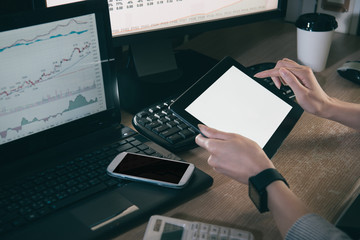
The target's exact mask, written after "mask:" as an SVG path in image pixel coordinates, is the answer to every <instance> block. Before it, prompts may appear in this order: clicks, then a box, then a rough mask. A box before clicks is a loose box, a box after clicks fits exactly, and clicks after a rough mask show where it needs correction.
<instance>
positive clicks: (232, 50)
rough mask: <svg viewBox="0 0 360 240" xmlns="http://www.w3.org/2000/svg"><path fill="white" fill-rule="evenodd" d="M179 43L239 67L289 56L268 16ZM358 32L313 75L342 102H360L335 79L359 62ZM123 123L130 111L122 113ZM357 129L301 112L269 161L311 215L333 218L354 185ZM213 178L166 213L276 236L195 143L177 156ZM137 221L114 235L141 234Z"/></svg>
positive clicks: (281, 31)
mask: <svg viewBox="0 0 360 240" xmlns="http://www.w3.org/2000/svg"><path fill="white" fill-rule="evenodd" d="M184 47H185V48H191V49H193V50H196V51H198V52H201V53H203V54H205V55H208V56H210V57H213V58H215V59H219V60H220V59H222V58H223V57H225V56H227V55H229V56H232V57H233V58H235V59H236V60H238V61H239V62H240V63H242V64H243V65H245V66H250V65H252V64H256V63H261V62H268V61H270V62H276V61H277V60H279V59H282V58H284V57H287V58H290V59H294V60H296V28H295V27H294V26H293V24H289V23H283V22H278V21H268V22H261V23H256V24H250V25H244V26H239V27H234V28H229V29H225V30H219V31H213V32H209V33H205V34H202V35H200V36H198V37H196V38H194V39H193V40H191V41H190V42H189V43H187V44H185V46H184ZM359 56H360V37H357V36H349V35H344V34H340V33H335V35H334V41H333V44H332V47H331V50H330V54H329V59H328V63H327V68H326V69H325V70H324V71H323V72H321V73H317V74H316V77H317V78H318V80H319V82H320V84H321V86H322V87H323V89H324V90H325V91H326V92H327V93H328V94H329V95H330V96H334V97H336V98H339V99H342V100H344V101H351V102H356V103H360V86H359V85H356V84H354V83H352V82H349V81H347V80H345V79H342V78H341V77H340V76H339V75H338V74H337V73H336V69H337V68H338V67H339V66H341V65H342V64H343V63H345V62H346V61H348V60H359ZM123 118H124V122H125V124H127V125H128V126H131V118H132V115H130V114H128V113H126V112H124V113H123ZM359 146H360V132H357V131H355V130H352V129H350V128H347V127H345V126H342V125H340V124H338V123H335V122H332V121H329V120H325V119H321V118H317V117H315V116H312V115H310V114H307V113H304V114H303V116H302V117H301V118H300V120H299V122H298V123H297V125H296V126H295V128H294V129H293V130H292V132H291V133H290V135H289V136H288V137H287V139H286V140H285V141H284V143H283V145H282V146H281V147H280V149H279V150H278V152H277V154H276V155H275V156H274V157H273V158H272V161H273V162H274V164H275V166H276V167H277V168H278V170H279V171H280V172H281V173H282V174H283V175H284V176H285V178H286V179H287V181H288V182H289V184H290V186H291V188H292V190H293V191H294V192H295V194H297V195H298V196H299V197H300V198H301V199H302V200H303V201H304V202H305V203H306V204H307V205H308V206H309V208H310V209H312V210H313V211H314V212H316V213H318V214H320V215H321V216H323V217H324V218H326V219H327V220H329V221H330V222H332V223H334V222H335V220H336V219H337V217H338V216H339V214H340V212H341V211H342V210H343V209H344V207H345V205H346V203H347V202H348V200H349V196H351V194H352V193H353V192H354V191H355V189H358V187H357V186H358V185H359V177H360V164H359V160H360V159H359V156H360V147H359ZM178 155H179V156H180V157H182V158H183V159H185V160H187V161H189V162H192V163H194V164H195V165H196V166H197V167H198V168H200V169H201V170H203V171H205V172H206V173H208V174H209V175H211V176H212V177H213V178H214V184H213V186H212V187H211V188H210V189H209V190H208V191H206V192H205V193H203V194H202V195H200V196H198V197H196V198H194V199H192V200H190V201H189V202H186V203H184V204H182V205H180V206H178V207H176V208H174V209H172V210H171V211H168V212H166V213H164V215H166V216H171V217H178V218H183V219H186V220H191V221H203V222H208V223H213V224H218V225H224V226H228V227H234V228H240V229H245V230H248V231H251V232H252V233H253V234H254V235H255V238H256V239H281V235H280V233H279V231H278V230H277V228H276V225H275V222H274V221H273V219H272V216H271V214H270V213H266V214H259V213H258V211H257V210H256V209H255V207H254V206H253V204H252V202H251V200H250V199H249V197H248V188H247V186H245V185H242V184H239V183H238V182H236V181H234V180H232V179H230V178H227V177H225V176H223V175H221V174H218V173H216V172H215V171H214V170H213V169H212V168H211V167H209V166H208V164H207V158H208V153H207V152H205V151H204V150H202V149H200V148H196V149H193V150H191V151H188V152H184V153H181V154H178ZM145 227H146V224H142V225H140V226H138V227H136V228H134V229H132V230H130V231H128V232H126V233H124V234H122V235H120V236H118V237H117V238H116V239H142V237H143V234H144V232H145Z"/></svg>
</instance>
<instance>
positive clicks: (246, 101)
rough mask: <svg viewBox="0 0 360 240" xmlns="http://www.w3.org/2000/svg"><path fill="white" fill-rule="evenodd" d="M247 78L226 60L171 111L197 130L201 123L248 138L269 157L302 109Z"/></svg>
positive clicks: (194, 86) (234, 63) (183, 96)
mask: <svg viewBox="0 0 360 240" xmlns="http://www.w3.org/2000/svg"><path fill="white" fill-rule="evenodd" d="M249 75H250V74H249V73H248V71H247V69H246V68H245V67H244V66H242V65H241V64H239V63H238V62H236V61H235V60H234V59H232V58H230V57H227V58H225V59H223V60H222V61H220V62H219V63H218V64H217V65H216V66H215V67H214V68H213V69H211V70H210V71H209V72H208V73H207V74H206V75H204V76H203V77H202V78H201V79H200V80H199V81H197V82H196V83H195V84H194V85H193V86H192V87H190V88H189V89H188V90H187V91H186V92H184V93H183V94H182V95H181V96H180V97H179V98H178V99H177V100H176V101H175V102H174V103H173V104H172V105H170V109H171V110H172V111H173V112H174V113H175V114H176V115H177V116H178V117H179V118H181V119H182V120H184V121H185V122H187V123H188V124H190V125H192V126H193V127H194V128H195V129H197V130H198V128H197V125H198V124H200V123H201V124H205V125H207V126H209V127H212V128H215V129H218V130H221V131H225V132H232V133H237V134H240V135H243V136H245V137H247V138H250V139H252V140H253V141H255V142H256V143H257V144H258V145H259V146H260V147H262V148H263V150H264V151H265V153H266V154H267V155H268V157H272V156H273V155H274V154H275V152H276V150H277V149H278V148H279V147H280V145H281V143H282V142H283V140H284V139H285V138H286V136H287V135H288V134H289V133H290V131H291V129H292V128H293V127H294V125H295V124H296V122H297V120H298V119H299V118H300V116H301V114H302V113H303V109H302V108H301V107H300V106H299V105H298V104H297V103H295V102H293V101H292V100H290V99H288V98H287V97H285V96H282V95H281V94H279V93H277V92H272V91H271V90H269V89H267V88H266V86H265V85H262V83H261V82H258V81H256V79H253V78H251V77H250V76H249ZM198 131H199V130H198Z"/></svg>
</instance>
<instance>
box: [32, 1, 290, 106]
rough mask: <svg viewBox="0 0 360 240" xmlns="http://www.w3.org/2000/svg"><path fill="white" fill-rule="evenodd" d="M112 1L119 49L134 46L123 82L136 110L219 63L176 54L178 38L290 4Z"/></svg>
mask: <svg viewBox="0 0 360 240" xmlns="http://www.w3.org/2000/svg"><path fill="white" fill-rule="evenodd" d="M33 1H34V5H35V6H42V7H53V6H57V5H61V4H67V3H73V2H78V1H84V0H33ZM88 1H89V0H88ZM99 1H106V0H99ZM107 2H108V5H109V14H110V21H111V29H112V36H113V43H114V46H115V47H119V46H124V45H126V46H130V48H129V49H130V51H129V52H130V54H128V56H130V57H129V58H128V59H126V61H124V62H126V64H124V65H126V67H124V68H123V69H122V70H121V71H120V72H119V74H120V75H119V78H120V80H121V81H120V87H122V84H123V85H124V86H123V88H125V89H126V91H124V92H123V94H121V97H122V98H124V101H122V102H123V104H124V102H125V103H129V104H132V105H136V106H135V107H128V108H132V109H130V111H133V112H134V111H136V110H138V109H140V108H141V107H144V106H145V105H146V104H150V103H152V102H154V101H156V100H158V99H161V98H165V97H168V96H170V95H172V94H175V92H179V91H182V90H184V89H185V88H187V87H188V86H190V85H191V84H192V83H193V82H194V81H196V80H197V79H198V78H200V77H201V76H202V75H203V74H205V73H206V72H207V71H208V70H209V69H210V68H211V67H212V66H213V65H214V64H215V63H216V62H217V61H216V60H214V59H211V58H208V57H206V56H203V55H201V54H197V53H195V52H193V51H174V45H173V42H172V40H173V39H174V38H176V37H181V36H186V35H188V34H190V35H192V34H197V33H200V32H205V31H209V30H214V29H218V28H225V27H231V26H236V25H239V24H244V23H251V22H256V21H261V20H267V19H272V18H279V17H282V16H283V15H284V13H285V8H286V0H107ZM127 60H128V61H127ZM129 63H130V64H129ZM164 89H166V90H164ZM165 91H166V93H164V92H165ZM137 102H138V103H137Z"/></svg>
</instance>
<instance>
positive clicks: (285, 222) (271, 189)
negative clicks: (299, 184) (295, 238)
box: [266, 181, 309, 237]
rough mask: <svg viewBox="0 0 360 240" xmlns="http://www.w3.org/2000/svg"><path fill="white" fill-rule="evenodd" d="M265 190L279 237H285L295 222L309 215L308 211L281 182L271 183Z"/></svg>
mask: <svg viewBox="0 0 360 240" xmlns="http://www.w3.org/2000/svg"><path fill="white" fill-rule="evenodd" d="M266 190H267V192H268V207H269V210H270V211H271V213H272V215H273V217H274V219H275V222H276V224H277V226H278V228H279V230H280V233H281V235H282V236H283V237H285V235H286V233H287V231H288V230H289V229H290V227H291V226H292V225H293V224H294V223H295V222H296V220H298V219H299V218H300V217H302V216H304V215H305V214H307V213H309V210H308V209H307V207H306V206H305V205H304V204H303V202H302V201H301V200H300V199H299V198H298V197H296V195H295V194H294V193H293V192H292V191H291V190H290V189H289V188H288V187H287V186H286V185H285V183H284V182H282V181H275V182H273V183H272V184H270V185H269V186H268V187H267V188H266Z"/></svg>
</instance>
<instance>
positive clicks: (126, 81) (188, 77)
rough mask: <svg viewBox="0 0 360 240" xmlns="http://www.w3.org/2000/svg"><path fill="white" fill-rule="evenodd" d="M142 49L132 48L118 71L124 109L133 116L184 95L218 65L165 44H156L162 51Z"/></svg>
mask: <svg viewBox="0 0 360 240" xmlns="http://www.w3.org/2000/svg"><path fill="white" fill-rule="evenodd" d="M158 43H159V42H158ZM141 45H142V46H140V48H139V49H135V48H136V46H131V47H130V51H129V53H128V55H129V57H128V58H127V59H128V62H127V63H126V64H120V66H118V68H117V70H118V73H117V75H118V82H119V92H120V103H121V107H122V109H125V110H127V111H128V112H130V113H133V114H135V113H137V112H139V111H140V110H141V109H144V108H145V107H147V106H150V105H152V104H154V103H156V102H158V101H163V100H166V99H168V98H170V97H174V96H177V95H179V94H181V93H182V92H183V91H185V90H186V89H187V88H189V87H190V86H191V85H192V84H193V83H194V82H195V81H197V80H198V79H199V78H200V77H202V76H203V75H204V74H205V73H206V72H207V71H209V70H210V69H211V68H212V67H213V66H214V65H215V64H216V63H217V62H218V61H217V60H215V59H213V58H210V57H208V56H205V55H203V54H200V53H197V52H195V51H193V50H179V51H174V49H173V48H172V46H171V44H170V45H169V44H166V43H164V42H162V43H160V44H156V45H158V46H160V47H163V46H165V48H162V49H161V50H159V49H158V48H156V46H155V45H153V46H151V47H150V46H145V45H143V44H141ZM141 54H142V55H143V56H141ZM144 55H145V56H144ZM149 56H150V57H151V56H153V57H154V58H150V57H149ZM156 59H157V60H158V61H155V60H156Z"/></svg>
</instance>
